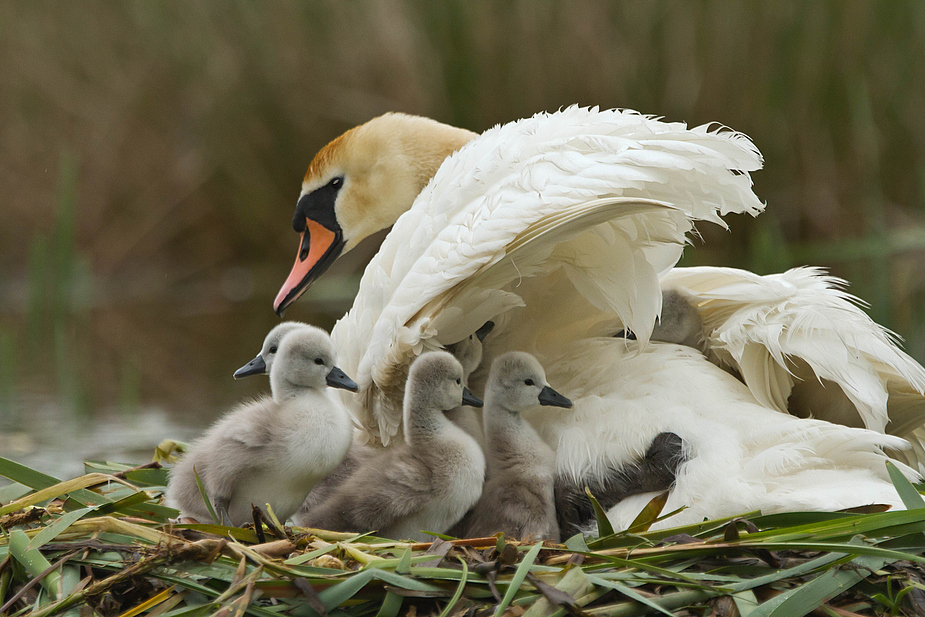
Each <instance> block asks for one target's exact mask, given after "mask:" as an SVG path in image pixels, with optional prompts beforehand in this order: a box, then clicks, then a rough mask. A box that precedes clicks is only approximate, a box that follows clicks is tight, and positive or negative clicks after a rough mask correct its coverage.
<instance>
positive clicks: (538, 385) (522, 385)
mask: <svg viewBox="0 0 925 617" xmlns="http://www.w3.org/2000/svg"><path fill="white" fill-rule="evenodd" d="M485 397H486V399H488V400H490V404H491V406H492V408H499V409H505V410H507V411H510V412H516V413H519V412H521V411H525V410H527V409H530V408H531V407H534V406H536V405H551V406H553V407H566V408H568V407H571V406H572V401H570V400H569V399H567V398H565V397H564V396H562V395H561V394H559V393H558V392H556V391H555V390H553V389H552V388H550V387H549V384H548V383H547V382H546V372H545V371H544V370H543V367H542V366H541V365H540V363H539V362H538V361H537V359H536V358H534V357H533V356H531V355H530V354H528V353H526V352H523V351H510V352H508V353H506V354H503V355H501V356H498V357H497V358H495V361H494V362H492V364H491V372H490V373H489V375H488V384H487V385H486V386H485Z"/></svg>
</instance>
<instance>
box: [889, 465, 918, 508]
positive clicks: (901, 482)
mask: <svg viewBox="0 0 925 617" xmlns="http://www.w3.org/2000/svg"><path fill="white" fill-rule="evenodd" d="M886 470H887V471H888V472H889V473H890V480H892V482H893V486H895V487H896V492H897V493H899V498H900V499H902V500H903V505H904V506H906V508H907V509H909V510H918V509H921V508H925V499H922V495H921V494H920V493H919V492H918V491H917V490H916V488H915V487H914V486H913V485H912V483H911V482H909V480H908V479H906V476H904V475H903V474H902V472H901V471H900V470H899V468H897V467H896V465H894V464H892V463H890V462H889V461H887V463H886Z"/></svg>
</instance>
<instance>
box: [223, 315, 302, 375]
mask: <svg viewBox="0 0 925 617" xmlns="http://www.w3.org/2000/svg"><path fill="white" fill-rule="evenodd" d="M306 327H309V326H308V324H306V323H302V322H301V321H284V322H283V323H281V324H279V325H277V326H275V327H274V328H273V329H272V330H270V332H269V333H268V334H267V336H266V338H265V339H263V347H262V348H261V349H260V353H259V354H257V357H256V358H254V359H253V360H251V361H250V362H248V363H247V364H245V365H244V366H242V367H241V368H239V369H238V370H236V371H235V372H234V378H235V379H241V378H242V377H249V376H251V375H266V374H269V372H270V367H272V366H273V360H274V359H275V358H276V352H277V349H278V348H279V342H280V341H281V340H282V339H283V337H284V336H285V335H287V334H289V333H290V332H292V331H293V330H297V329H299V328H306Z"/></svg>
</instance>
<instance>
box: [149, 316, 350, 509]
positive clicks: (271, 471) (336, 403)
mask: <svg viewBox="0 0 925 617" xmlns="http://www.w3.org/2000/svg"><path fill="white" fill-rule="evenodd" d="M275 356H276V357H275V360H274V361H273V363H272V366H271V368H270V387H271V392H272V397H264V398H261V399H259V400H257V401H253V402H249V403H244V404H242V405H240V406H239V407H237V408H236V409H233V410H232V411H231V412H229V413H228V414H226V415H225V416H224V417H223V418H221V419H220V420H219V421H218V422H216V423H215V424H214V425H213V426H212V427H211V428H210V429H209V430H208V431H207V432H206V434H205V435H204V436H203V437H202V439H200V440H199V441H198V442H197V443H196V444H195V445H194V447H193V448H192V450H191V451H190V453H189V454H187V455H186V456H185V457H183V459H181V461H180V462H179V463H178V464H177V466H176V467H175V468H174V470H173V472H172V474H171V478H170V483H169V485H168V487H167V496H166V497H167V499H166V501H167V504H168V505H170V506H173V507H175V508H177V509H179V510H180V516H181V519H182V518H186V517H191V518H193V519H196V520H198V521H201V522H204V521H208V520H210V516H209V513H208V509H207V507H206V505H205V503H204V502H203V499H202V496H201V494H200V492H199V488H198V486H197V485H196V480H195V475H194V473H195V474H198V475H199V478H200V480H201V481H202V483H203V486H204V487H205V490H206V494H207V495H208V497H209V499H210V500H211V502H212V505H213V508H214V509H215V512H216V515H217V516H218V517H219V519H220V521H221V522H222V523H223V524H231V525H242V524H243V523H245V522H247V521H249V520H252V508H251V505H252V504H253V505H256V506H258V507H263V506H264V505H265V504H267V503H269V504H270V505H271V506H272V508H273V511H274V512H275V513H276V515H277V517H278V518H279V520H281V521H285V520H286V519H288V518H289V517H290V516H291V515H292V514H293V513H294V512H295V511H296V509H297V508H298V507H299V505H300V504H301V503H302V501H303V500H304V499H305V496H306V495H307V494H308V492H309V491H310V490H311V488H312V487H313V486H314V485H315V484H316V483H317V482H319V481H320V480H322V479H323V478H325V477H326V476H328V474H330V473H331V472H332V471H333V470H334V468H335V467H337V465H338V464H339V463H340V462H341V460H342V459H343V458H344V455H345V454H346V453H347V449H348V448H349V447H350V442H351V436H352V432H353V431H352V423H351V420H350V416H349V414H348V412H347V410H346V409H345V408H344V406H343V403H341V401H340V399H339V398H338V397H337V396H335V395H334V393H333V392H331V391H330V390H329V389H328V387H332V388H344V389H347V390H351V391H354V392H355V391H356V390H357V385H356V383H354V381H353V380H352V379H350V378H349V377H347V375H345V374H344V372H343V371H341V370H340V369H339V368H337V367H336V366H334V350H333V348H332V346H331V340H330V337H329V336H328V334H327V333H326V332H325V331H324V330H321V329H319V328H315V327H311V326H304V327H301V328H297V329H294V330H293V331H291V332H289V333H288V334H286V335H284V336H283V337H282V339H281V340H280V342H279V345H278V351H277V353H276V354H275ZM194 470H195V472H194Z"/></svg>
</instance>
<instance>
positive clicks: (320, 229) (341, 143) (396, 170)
mask: <svg viewBox="0 0 925 617" xmlns="http://www.w3.org/2000/svg"><path fill="white" fill-rule="evenodd" d="M474 137H475V133H472V132H470V131H466V130H464V129H458V128H455V127H452V126H448V125H446V124H441V123H440V122H437V121H435V120H431V119H429V118H422V117H420V116H410V115H407V114H400V113H390V114H385V115H383V116H379V117H378V118H373V119H372V120H370V121H369V122H367V123H366V124H362V125H360V126H358V127H355V128H352V129H350V130H349V131H347V132H346V133H344V134H343V135H341V136H340V137H338V138H337V139H335V140H334V141H332V142H331V143H329V144H328V145H326V146H325V147H324V148H322V149H321V150H320V151H319V152H318V154H317V155H315V158H314V159H313V160H312V162H311V164H310V165H309V166H308V171H307V172H306V173H305V179H304V180H303V182H302V192H301V193H300V194H299V199H298V202H297V204H296V209H295V215H294V217H293V219H292V227H293V229H295V231H296V232H297V233H299V234H301V239H300V242H299V250H298V252H297V253H296V260H295V264H294V265H293V267H292V272H291V273H290V274H289V277H288V278H287V279H286V282H285V283H283V286H282V288H281V289H280V290H279V294H278V295H277V296H276V300H275V301H274V302H273V308H274V310H275V311H276V312H277V314H280V315H281V314H282V312H283V311H284V310H285V309H286V307H287V306H289V305H290V304H292V302H294V301H295V299H296V298H298V297H299V295H301V294H302V292H304V291H305V290H306V289H308V286H309V285H311V283H312V282H313V281H314V280H315V279H317V278H318V277H319V276H321V275H322V274H323V273H324V271H325V270H327V268H328V266H330V265H331V264H332V263H333V262H334V260H336V259H337V257H338V256H339V255H340V254H341V253H346V252H347V251H349V250H351V249H352V248H353V247H354V246H356V245H357V243H359V242H360V241H361V240H362V239H363V238H366V237H367V236H369V235H371V234H373V233H375V232H377V231H379V230H381V229H385V228H386V227H389V226H390V225H392V224H393V223H395V221H397V220H398V217H399V216H401V215H402V214H404V213H405V211H407V210H408V209H409V208H410V207H411V204H412V202H413V201H414V199H415V197H417V196H418V193H420V192H421V190H422V189H423V188H424V187H425V186H426V185H427V183H428V182H430V180H431V178H433V176H434V174H435V173H436V172H437V168H438V167H440V165H441V164H442V163H443V161H444V159H446V157H447V156H449V155H450V154H452V153H453V152H454V151H455V150H458V149H459V148H461V147H462V146H463V145H464V144H465V143H466V142H468V141H469V140H471V139H472V138H474Z"/></svg>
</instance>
